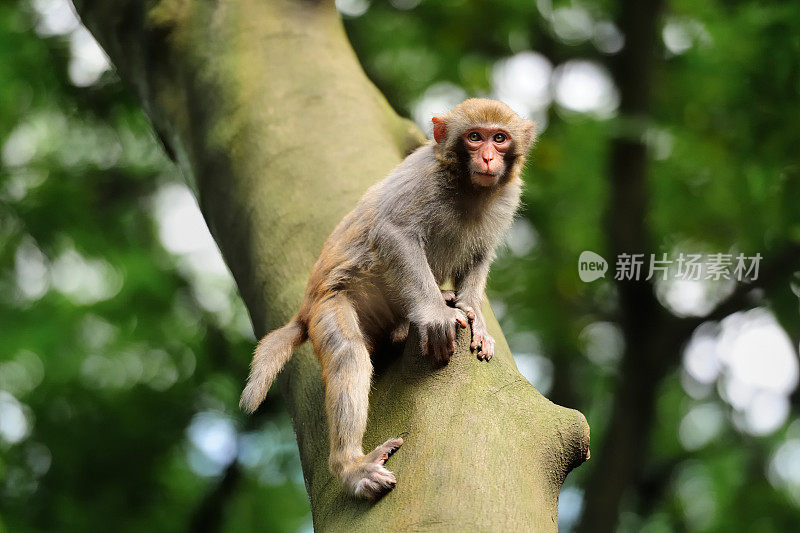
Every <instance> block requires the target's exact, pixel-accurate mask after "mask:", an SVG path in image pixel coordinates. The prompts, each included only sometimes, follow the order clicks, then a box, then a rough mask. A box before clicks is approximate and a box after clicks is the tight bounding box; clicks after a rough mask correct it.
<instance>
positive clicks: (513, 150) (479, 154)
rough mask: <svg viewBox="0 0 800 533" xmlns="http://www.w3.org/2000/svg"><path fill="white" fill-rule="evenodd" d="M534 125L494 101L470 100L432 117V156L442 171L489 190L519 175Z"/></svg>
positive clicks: (483, 99)
mask: <svg viewBox="0 0 800 533" xmlns="http://www.w3.org/2000/svg"><path fill="white" fill-rule="evenodd" d="M534 127H535V126H534V124H533V122H531V121H529V120H524V119H523V118H521V117H520V116H519V115H517V114H516V113H514V111H512V110H511V108H510V107H508V106H507V105H506V104H504V103H502V102H498V101H497V100H488V99H485V98H470V99H469V100H465V101H464V102H462V103H460V104H458V105H457V106H456V107H454V108H453V110H452V111H450V112H449V113H448V114H446V115H442V116H438V117H433V139H434V140H435V141H436V147H435V150H436V155H437V158H438V159H439V161H440V163H441V164H442V165H443V166H445V168H447V169H449V170H451V171H453V172H455V173H458V174H461V175H466V176H469V180H470V182H471V183H472V185H474V186H475V187H478V188H493V187H495V186H497V185H498V184H500V185H502V184H504V183H507V182H508V181H510V180H512V179H514V178H516V177H517V176H519V173H520V171H521V170H522V166H523V164H524V163H525V156H527V155H528V151H529V150H530V147H531V143H532V142H533V139H534Z"/></svg>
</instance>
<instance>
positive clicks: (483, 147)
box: [462, 127, 511, 187]
mask: <svg viewBox="0 0 800 533" xmlns="http://www.w3.org/2000/svg"><path fill="white" fill-rule="evenodd" d="M462 139H463V140H464V146H465V147H466V149H467V153H468V154H469V170H470V174H471V177H472V183H474V184H475V185H479V186H482V187H491V186H492V185H495V184H496V183H497V182H498V181H499V180H500V178H501V177H502V176H503V174H504V173H505V171H506V162H505V153H506V152H507V151H508V149H509V148H511V135H509V133H508V132H507V131H506V130H503V129H500V128H483V127H475V128H471V129H470V130H469V131H467V132H466V133H465V134H464V135H463V137H462Z"/></svg>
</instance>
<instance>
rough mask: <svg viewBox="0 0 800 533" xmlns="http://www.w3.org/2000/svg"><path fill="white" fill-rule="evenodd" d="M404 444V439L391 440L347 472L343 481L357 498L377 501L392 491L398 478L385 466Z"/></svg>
mask: <svg viewBox="0 0 800 533" xmlns="http://www.w3.org/2000/svg"><path fill="white" fill-rule="evenodd" d="M402 444H403V439H401V438H400V437H397V438H396V439H389V440H387V441H386V442H384V443H383V444H381V445H380V446H378V447H377V448H375V449H374V450H372V451H371V452H370V453H368V454H367V455H365V456H364V457H362V458H361V459H360V460H358V461H357V462H356V463H355V464H353V466H352V468H349V469H347V470H346V471H345V473H344V475H343V481H344V483H345V486H347V488H348V489H350V490H351V491H352V493H353V495H355V496H356V497H357V498H363V499H365V500H376V499H378V498H380V497H381V496H383V495H384V494H386V493H387V492H389V491H390V490H392V489H393V488H394V486H395V485H396V484H397V478H395V477H394V474H392V473H391V472H389V471H388V470H387V469H386V467H384V466H383V465H384V464H385V463H386V460H387V459H389V457H391V455H392V454H393V453H394V452H395V451H397V449H398V448H399V447H400V446H401V445H402Z"/></svg>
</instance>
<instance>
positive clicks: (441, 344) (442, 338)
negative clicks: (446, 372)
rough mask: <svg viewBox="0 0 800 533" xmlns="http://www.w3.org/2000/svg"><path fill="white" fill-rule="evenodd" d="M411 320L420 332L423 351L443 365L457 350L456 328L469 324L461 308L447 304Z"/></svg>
mask: <svg viewBox="0 0 800 533" xmlns="http://www.w3.org/2000/svg"><path fill="white" fill-rule="evenodd" d="M411 322H412V323H413V324H414V327H415V328H416V329H417V332H418V333H419V341H420V347H421V348H422V351H423V353H424V354H425V355H426V356H429V357H433V359H434V361H436V362H437V363H439V364H442V365H446V364H447V363H449V362H450V358H451V357H452V356H453V353H454V352H455V351H456V330H457V329H458V328H459V327H462V328H466V327H467V326H468V325H469V319H468V318H467V316H466V315H465V314H464V312H463V311H462V310H461V309H455V308H452V307H446V306H445V307H440V308H438V309H436V310H435V311H428V312H425V313H423V314H421V315H420V316H419V317H412V318H411Z"/></svg>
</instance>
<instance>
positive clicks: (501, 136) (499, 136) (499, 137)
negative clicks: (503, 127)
mask: <svg viewBox="0 0 800 533" xmlns="http://www.w3.org/2000/svg"><path fill="white" fill-rule="evenodd" d="M494 142H496V143H497V144H502V143H504V142H506V134H505V133H495V134H494Z"/></svg>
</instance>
